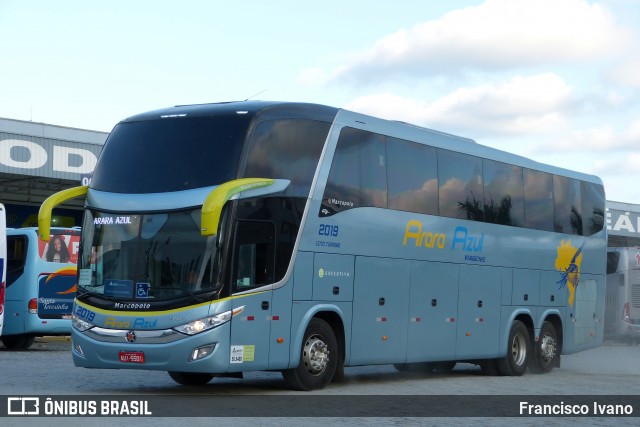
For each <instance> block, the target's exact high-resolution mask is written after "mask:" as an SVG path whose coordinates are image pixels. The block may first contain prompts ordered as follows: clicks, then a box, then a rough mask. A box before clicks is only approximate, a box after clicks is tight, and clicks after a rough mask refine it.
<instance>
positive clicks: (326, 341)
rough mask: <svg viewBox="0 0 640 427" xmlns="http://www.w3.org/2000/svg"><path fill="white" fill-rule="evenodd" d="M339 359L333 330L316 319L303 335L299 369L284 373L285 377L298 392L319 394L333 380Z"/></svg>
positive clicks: (288, 370) (322, 321)
mask: <svg viewBox="0 0 640 427" xmlns="http://www.w3.org/2000/svg"><path fill="white" fill-rule="evenodd" d="M339 358H340V354H338V341H337V340H336V336H335V333H334V332H333V329H331V326H329V324H328V323H327V322H325V321H324V320H322V319H318V318H316V317H314V318H313V319H311V321H310V322H309V325H308V326H307V330H306V331H305V333H304V338H303V340H302V347H301V349H300V360H299V363H298V366H297V367H296V368H293V369H286V370H284V371H282V377H283V378H284V380H285V381H286V382H287V384H288V385H289V386H290V387H291V388H293V389H295V390H302V391H309V390H319V389H322V388H324V387H325V386H326V385H327V384H328V383H329V382H330V381H331V380H332V379H333V376H334V374H335V372H336V367H337V366H338V359H339Z"/></svg>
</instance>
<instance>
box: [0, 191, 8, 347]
mask: <svg viewBox="0 0 640 427" xmlns="http://www.w3.org/2000/svg"><path fill="white" fill-rule="evenodd" d="M6 265H7V213H6V212H5V210H4V205H3V204H2V203H0V335H2V329H3V325H4V294H5V289H6V285H5V279H6V277H7V273H6Z"/></svg>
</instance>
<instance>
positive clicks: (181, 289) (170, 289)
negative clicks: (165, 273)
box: [156, 286, 206, 302]
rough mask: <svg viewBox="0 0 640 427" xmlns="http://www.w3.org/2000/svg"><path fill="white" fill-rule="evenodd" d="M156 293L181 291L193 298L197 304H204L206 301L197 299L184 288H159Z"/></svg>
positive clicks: (196, 296)
mask: <svg viewBox="0 0 640 427" xmlns="http://www.w3.org/2000/svg"><path fill="white" fill-rule="evenodd" d="M156 289H157V290H158V291H182V292H184V293H186V294H187V295H189V296H190V297H191V298H193V299H194V300H196V301H197V302H204V301H206V299H203V298H201V297H199V296H198V295H196V294H195V293H193V292H191V291H190V290H189V289H185V288H180V287H169V288H167V287H164V286H162V287H159V288H156Z"/></svg>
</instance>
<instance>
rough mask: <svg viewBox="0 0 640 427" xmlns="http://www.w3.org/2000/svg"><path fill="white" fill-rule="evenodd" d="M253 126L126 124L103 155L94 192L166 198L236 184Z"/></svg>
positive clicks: (236, 121) (218, 121) (224, 119)
mask: <svg viewBox="0 0 640 427" xmlns="http://www.w3.org/2000/svg"><path fill="white" fill-rule="evenodd" d="M249 120H250V117H247V116H241V115H237V114H234V115H228V116H217V117H215V118H211V117H196V118H187V117H181V118H174V119H160V120H148V121H141V122H125V123H120V124H119V125H117V126H116V127H115V128H114V129H113V131H112V132H111V134H110V135H109V138H108V140H107V142H106V143H105V146H104V148H103V150H102V153H101V154H100V158H99V159H98V165H97V166H96V169H95V173H94V175H93V179H92V182H91V187H92V188H95V189H96V190H101V191H109V192H113V193H134V194H140V193H164V192H169V191H180V190H189V189H192V188H199V187H207V186H212V185H218V184H221V183H223V182H226V181H230V180H232V179H234V178H235V177H236V173H237V168H238V160H239V158H240V152H241V150H242V144H243V143H244V136H245V133H246V129H247V125H248V122H249ZM220 159H224V161H220ZM213 165H215V167H214V166H213ZM116 170H117V171H118V173H112V171H116Z"/></svg>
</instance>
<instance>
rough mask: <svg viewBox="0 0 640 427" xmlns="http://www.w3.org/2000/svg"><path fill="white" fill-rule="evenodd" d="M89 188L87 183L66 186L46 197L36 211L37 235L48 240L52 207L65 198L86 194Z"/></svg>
mask: <svg viewBox="0 0 640 427" xmlns="http://www.w3.org/2000/svg"><path fill="white" fill-rule="evenodd" d="M88 190H89V186H88V185H81V186H79V187H72V188H67V189H66V190H62V191H58V192H57V193H54V194H52V195H51V196H49V197H47V199H46V200H45V201H44V202H43V203H42V205H41V206H40V211H39V212H38V235H39V236H40V239H42V240H43V241H45V242H48V241H49V237H50V231H51V213H52V211H53V208H55V207H56V206H58V205H61V204H62V203H64V202H66V201H67V200H71V199H75V198H76V197H81V196H86V195H87V191H88Z"/></svg>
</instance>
